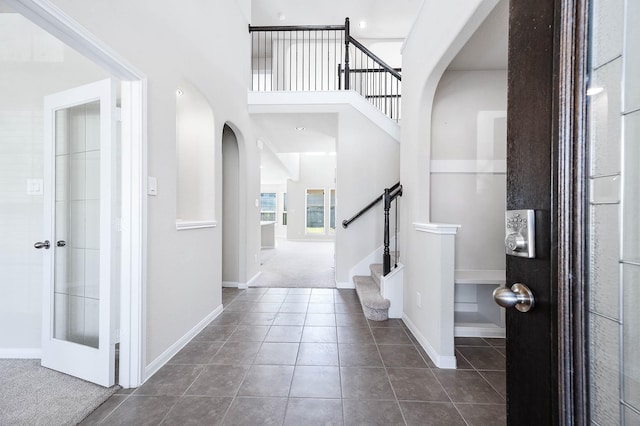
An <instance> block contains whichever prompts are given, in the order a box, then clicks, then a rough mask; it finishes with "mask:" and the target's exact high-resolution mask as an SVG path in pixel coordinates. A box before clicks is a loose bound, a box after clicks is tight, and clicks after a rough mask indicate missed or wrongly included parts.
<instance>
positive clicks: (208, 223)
mask: <svg viewBox="0 0 640 426" xmlns="http://www.w3.org/2000/svg"><path fill="white" fill-rule="evenodd" d="M216 225H217V222H216V221H215V220H176V229H177V230H178V231H184V230H186V229H201V228H215V227H216Z"/></svg>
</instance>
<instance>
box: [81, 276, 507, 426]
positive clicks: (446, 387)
mask: <svg viewBox="0 0 640 426" xmlns="http://www.w3.org/2000/svg"><path fill="white" fill-rule="evenodd" d="M223 299H224V304H225V310H224V312H223V313H222V314H221V315H220V316H219V317H218V318H216V319H215V320H214V321H213V322H212V323H211V324H210V325H209V326H207V327H206V328H205V329H204V330H203V331H202V332H201V333H200V334H199V335H198V336H197V337H196V338H195V339H194V340H193V341H192V342H190V343H189V344H188V345H187V346H186V347H185V348H184V349H183V350H182V351H181V352H180V353H178V354H177V355H176V356H175V357H174V358H173V359H172V360H171V361H170V362H169V364H167V365H166V366H164V367H163V368H162V369H161V370H160V371H159V372H158V373H156V374H155V375H154V376H153V377H152V378H151V379H150V380H149V381H147V382H146V383H145V384H144V385H142V386H141V387H140V388H138V389H136V390H135V391H133V392H132V391H130V390H129V391H127V390H123V391H120V392H118V393H117V394H116V395H114V396H112V397H111V398H110V399H109V400H108V401H107V402H105V403H104V404H103V405H102V406H101V407H99V408H98V410H96V411H95V412H94V413H93V414H91V415H90V416H89V417H88V418H87V419H85V420H84V421H83V422H82V424H83V425H91V424H104V425H129V424H142V422H144V424H148V425H158V424H163V425H174V424H175V425H177V424H180V425H183V424H198V425H202V424H207V425H213V424H224V425H258V424H260V425H266V424H269V425H283V424H285V425H300V424H308V425H313V424H331V425H342V424H346V425H356V424H358V425H373V424H384V425H396V424H397V425H404V424H407V425H448V426H453V425H485V426H486V425H504V424H505V412H504V410H505V405H504V404H505V384H504V378H505V373H504V368H505V357H504V340H502V339H481V338H461V339H457V340H456V348H457V351H458V363H459V369H458V370H440V369H437V368H435V367H434V366H433V364H432V363H431V362H430V361H429V359H428V357H427V356H426V354H424V352H423V351H422V349H421V348H420V347H419V346H418V345H417V344H415V340H414V339H413V337H412V335H411V333H410V332H409V331H408V330H407V329H406V327H405V326H404V323H403V322H402V321H399V320H390V321H384V322H371V321H367V320H366V319H365V318H364V316H363V314H362V311H361V308H360V305H359V303H358V300H357V296H356V294H355V292H354V291H353V290H336V289H309V288H294V289H287V288H250V289H248V290H237V289H230V288H225V289H223Z"/></svg>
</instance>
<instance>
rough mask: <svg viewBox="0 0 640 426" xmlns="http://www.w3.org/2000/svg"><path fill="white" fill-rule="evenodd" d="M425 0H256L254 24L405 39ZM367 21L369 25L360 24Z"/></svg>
mask: <svg viewBox="0 0 640 426" xmlns="http://www.w3.org/2000/svg"><path fill="white" fill-rule="evenodd" d="M422 1H423V0H322V1H319V0H252V2H251V24H252V25H340V24H343V23H344V19H345V18H347V17H348V18H349V19H350V21H351V33H352V35H353V36H354V37H355V38H357V39H360V38H362V39H365V38H382V39H404V38H405V37H406V36H407V34H408V33H409V30H410V29H411V25H412V24H413V21H414V19H415V17H416V16H417V15H418V11H419V10H420V7H421V5H422ZM361 21H365V22H366V28H360V27H359V23H360V22H361Z"/></svg>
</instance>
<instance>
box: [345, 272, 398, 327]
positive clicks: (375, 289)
mask: <svg viewBox="0 0 640 426" xmlns="http://www.w3.org/2000/svg"><path fill="white" fill-rule="evenodd" d="M353 282H354V283H355V286H356V293H357V294H358V298H359V299H360V304H361V305H362V310H363V311H364V316H365V317H367V319H370V320H372V321H385V320H387V319H389V306H390V305H391V302H389V301H388V300H387V299H385V298H383V297H382V295H381V294H380V287H379V286H378V284H376V282H375V281H374V280H373V278H372V277H370V276H364V275H356V276H355V277H353Z"/></svg>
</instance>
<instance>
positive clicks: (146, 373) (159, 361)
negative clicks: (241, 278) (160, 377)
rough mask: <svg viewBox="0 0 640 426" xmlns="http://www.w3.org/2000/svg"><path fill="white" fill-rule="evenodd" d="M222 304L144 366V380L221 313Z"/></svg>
mask: <svg viewBox="0 0 640 426" xmlns="http://www.w3.org/2000/svg"><path fill="white" fill-rule="evenodd" d="M222 309H223V308H222V305H219V306H218V307H217V308H215V309H214V310H213V312H211V313H210V314H208V315H207V316H206V317H204V318H203V319H202V321H200V322H199V323H198V324H196V325H195V326H194V327H193V328H192V329H191V330H189V331H188V332H187V333H186V334H185V335H184V336H182V337H181V338H179V339H178V340H177V341H176V342H175V343H174V344H173V345H171V346H169V347H168V348H167V350H165V351H164V352H162V353H161V354H160V356H158V357H157V358H156V359H154V360H153V361H152V362H150V363H149V365H148V366H147V367H146V368H145V371H144V377H145V381H146V380H148V379H149V378H150V377H151V376H153V375H154V374H156V373H157V372H158V370H160V369H161V368H162V367H163V366H164V365H165V364H166V363H167V362H169V360H171V358H173V357H174V356H175V355H176V354H177V353H178V352H180V350H181V349H182V348H184V347H185V346H186V345H187V343H189V342H190V341H191V340H193V338H194V337H196V336H197V335H198V334H199V333H200V332H201V331H202V330H204V328H205V327H206V326H208V325H209V323H211V321H213V320H214V319H216V318H217V317H218V315H220V314H221V313H222Z"/></svg>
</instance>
